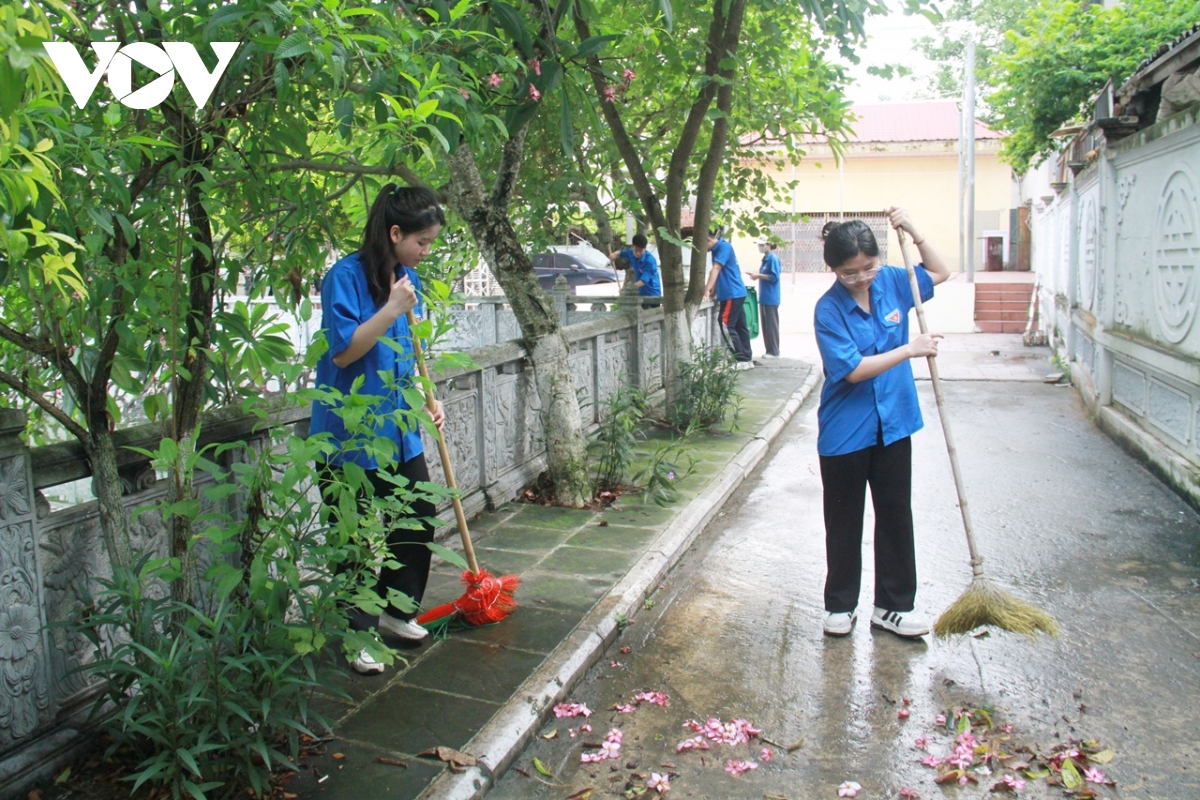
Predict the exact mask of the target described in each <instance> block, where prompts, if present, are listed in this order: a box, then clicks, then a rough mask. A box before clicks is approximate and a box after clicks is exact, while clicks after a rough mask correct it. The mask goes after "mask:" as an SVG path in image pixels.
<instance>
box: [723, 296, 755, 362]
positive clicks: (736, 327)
mask: <svg viewBox="0 0 1200 800" xmlns="http://www.w3.org/2000/svg"><path fill="white" fill-rule="evenodd" d="M718 310H719V312H720V321H721V333H722V334H723V335H724V337H725V343H726V344H728V345H729V349H730V350H732V351H733V357H734V358H735V359H737V360H738V361H749V360H750V359H751V358H752V353H751V351H750V329H749V328H747V327H746V298H744V297H735V298H733V299H732V300H722V301H721V307H720V309H718Z"/></svg>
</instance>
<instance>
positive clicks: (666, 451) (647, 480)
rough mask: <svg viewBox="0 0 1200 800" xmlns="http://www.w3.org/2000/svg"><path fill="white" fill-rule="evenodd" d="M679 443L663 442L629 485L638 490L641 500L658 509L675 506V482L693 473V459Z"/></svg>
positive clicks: (679, 441) (681, 441)
mask: <svg viewBox="0 0 1200 800" xmlns="http://www.w3.org/2000/svg"><path fill="white" fill-rule="evenodd" d="M686 438H687V437H684V438H683V439H677V440H672V441H670V442H664V443H663V444H662V445H660V446H659V447H658V448H657V449H656V450H655V451H654V454H653V455H652V456H651V457H650V462H649V463H648V464H647V465H646V466H645V467H643V468H642V469H640V470H638V471H637V472H636V473H635V474H634V476H633V482H634V483H635V484H637V485H638V486H641V487H642V498H643V499H644V500H653V501H654V502H655V503H657V504H658V505H660V506H665V505H669V504H670V503H673V502H675V498H676V497H677V496H678V494H679V491H678V488H677V487H678V482H679V481H681V480H683V479H684V478H686V477H688V476H689V475H691V474H692V473H693V472H695V471H696V458H695V457H694V456H693V455H692V454H691V453H690V452H688V449H687V448H686V447H685V446H684V444H683V443H684V441H686Z"/></svg>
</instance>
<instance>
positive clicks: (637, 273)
mask: <svg viewBox="0 0 1200 800" xmlns="http://www.w3.org/2000/svg"><path fill="white" fill-rule="evenodd" d="M649 244H650V242H649V241H648V240H647V239H646V237H645V236H643V235H642V234H640V233H639V234H636V235H635V236H634V237H633V247H626V248H624V249H622V250H619V251H614V252H612V253H609V254H608V258H609V260H610V261H612V262H614V263H615V262H616V260H617V257H618V256H620V257H621V258H624V259H625V260H626V261H628V262H629V268H630V269H632V270H633V276H634V280H635V281H637V289H638V294H639V295H640V296H642V297H662V283H661V282H660V281H659V279H658V260H657V259H656V258H655V257H654V254H653V253H651V252H650V251H649V250H647V249H646V247H647V245H649Z"/></svg>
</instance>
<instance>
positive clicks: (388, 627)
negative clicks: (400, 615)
mask: <svg viewBox="0 0 1200 800" xmlns="http://www.w3.org/2000/svg"><path fill="white" fill-rule="evenodd" d="M379 632H380V633H384V634H387V635H388V636H396V637H398V638H400V639H408V640H409V641H410V642H419V641H421V640H422V639H424V638H425V636H426V635H428V633H429V631H427V630H425V629H424V628H422V627H421V626H420V625H418V624H417V621H416V620H413V619H396V618H395V617H393V616H392V615H391V614H388V613H387V612H384V613H382V614H380V615H379Z"/></svg>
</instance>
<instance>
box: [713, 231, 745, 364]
mask: <svg viewBox="0 0 1200 800" xmlns="http://www.w3.org/2000/svg"><path fill="white" fill-rule="evenodd" d="M708 250H709V252H710V253H712V271H710V272H709V273H708V282H707V283H706V284H705V286H704V296H705V297H715V298H716V301H717V304H718V305H719V306H720V308H719V309H718V310H717V316H718V319H720V321H721V333H722V334H723V335H724V337H725V342H726V344H728V345H729V349H730V350H732V351H733V357H734V359H735V360H736V361H737V362H738V363H737V366H738V369H753V368H754V362H753V360H752V355H751V351H750V331H749V329H748V328H747V327H746V308H745V303H746V284H745V283H743V282H742V271H741V269H740V268H739V267H738V260H737V255H735V254H734V252H733V245H731V244H730V243H729V242H727V241H726V240H725V239H723V238H721V236H720V234H718V233H717V232H716V231H709V233H708Z"/></svg>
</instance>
